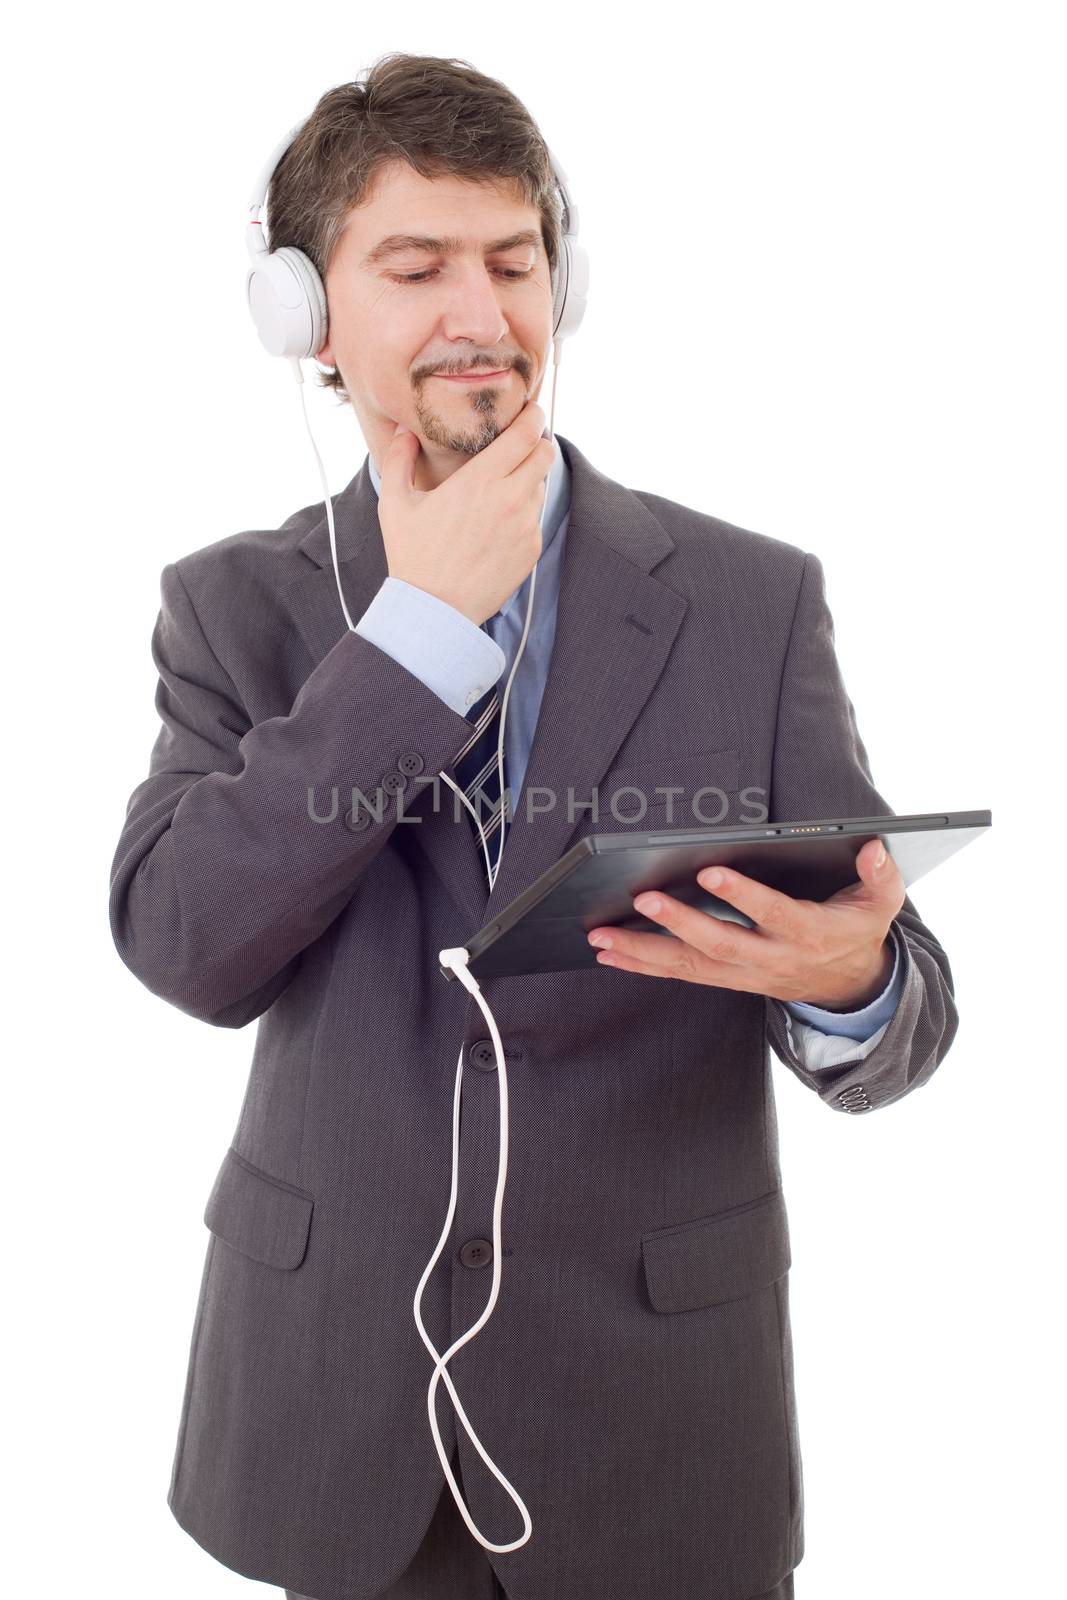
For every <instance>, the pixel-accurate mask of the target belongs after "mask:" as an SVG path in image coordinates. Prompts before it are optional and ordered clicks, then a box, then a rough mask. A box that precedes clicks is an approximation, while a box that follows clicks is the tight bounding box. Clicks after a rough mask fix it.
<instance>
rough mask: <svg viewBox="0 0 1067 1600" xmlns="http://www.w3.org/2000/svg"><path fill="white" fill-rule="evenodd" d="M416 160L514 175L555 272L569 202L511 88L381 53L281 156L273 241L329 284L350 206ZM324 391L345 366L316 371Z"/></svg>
mask: <svg viewBox="0 0 1067 1600" xmlns="http://www.w3.org/2000/svg"><path fill="white" fill-rule="evenodd" d="M396 160H402V161H406V162H408V163H409V165H410V166H412V167H413V168H414V169H415V171H416V172H418V173H420V174H421V176H422V177H424V178H436V177H441V176H443V175H445V174H452V175H454V176H457V177H461V178H468V179H471V180H473V181H479V180H482V181H485V180H489V181H495V180H499V179H509V178H510V179H512V180H515V181H516V182H517V183H518V185H519V187H520V189H521V192H522V195H523V198H524V200H525V201H526V203H527V204H528V205H530V206H534V207H536V209H537V210H538V211H540V213H541V237H542V239H543V240H544V246H545V254H546V256H547V257H548V265H549V268H550V270H551V271H552V272H553V273H554V272H555V270H556V265H557V262H558V260H559V254H560V227H561V210H562V205H561V201H560V198H559V191H558V190H557V188H556V184H555V179H554V178H553V175H552V164H551V161H550V160H549V155H548V150H547V148H546V146H545V142H544V139H543V138H542V136H541V133H540V131H539V130H538V127H537V124H536V123H535V122H534V120H533V118H532V117H531V116H530V113H529V112H528V111H527V110H526V108H525V106H524V105H523V104H522V102H521V101H520V100H518V99H517V98H516V97H515V95H513V94H512V92H511V90H510V89H508V88H506V87H505V85H504V84H502V83H499V82H498V81H497V80H496V79H495V78H487V77H486V76H485V75H484V74H483V73H481V72H477V71H476V70H475V69H474V67H472V66H471V65H470V63H469V62H467V61H459V60H454V59H445V58H444V57H443V56H415V55H405V54H402V53H401V52H399V51H395V52H393V53H391V54H389V55H386V56H381V57H379V59H378V60H377V61H376V62H375V64H374V66H373V67H372V68H371V69H370V71H369V73H368V74H367V76H366V79H365V81H364V82H362V83H342V84H338V86H337V87H336V88H334V89H328V90H327V91H326V93H325V94H324V95H323V96H322V97H321V99H320V100H319V101H318V104H317V105H316V106H315V109H314V111H313V112H312V113H311V116H310V117H309V118H308V120H307V122H306V123H305V124H304V126H303V127H302V128H301V130H300V132H299V133H298V134H297V136H296V138H295V139H294V140H293V143H292V144H291V145H290V146H289V148H288V150H287V151H286V152H285V154H284V155H283V156H282V158H281V160H280V161H279V163H278V165H277V167H276V168H275V171H274V176H273V178H272V179H271V183H270V189H269V196H268V198H269V206H268V227H267V243H268V245H269V247H270V249H272V250H277V249H279V248H280V247H281V246H282V245H291V246H295V248H296V249H298V250H302V251H303V252H304V254H305V255H306V256H308V257H309V258H310V260H311V261H313V262H314V264H315V266H316V268H317V269H318V273H319V276H320V277H321V278H322V279H323V281H324V282H325V278H326V273H327V270H328V269H329V265H330V262H331V260H332V258H333V253H334V251H335V249H336V248H337V243H338V241H339V239H340V237H341V233H342V231H343V229H344V225H345V222H346V221H347V218H348V213H349V212H350V211H351V209H352V207H353V206H357V205H359V204H361V202H362V201H363V200H364V199H365V198H366V196H367V193H368V190H369V188H370V185H371V182H372V180H373V178H374V175H375V173H376V172H377V170H378V169H379V167H381V166H383V165H385V164H386V163H387V162H389V161H396ZM319 382H320V385H321V387H323V388H329V389H335V390H336V391H337V394H338V397H339V398H340V400H341V401H342V402H343V401H347V400H348V395H347V393H346V392H345V389H344V386H343V384H342V382H341V374H340V371H339V370H336V369H330V368H327V367H320V368H319Z"/></svg>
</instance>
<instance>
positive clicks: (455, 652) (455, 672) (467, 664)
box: [355, 577, 507, 717]
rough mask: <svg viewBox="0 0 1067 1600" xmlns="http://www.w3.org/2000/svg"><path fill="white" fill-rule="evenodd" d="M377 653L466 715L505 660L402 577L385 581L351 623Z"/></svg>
mask: <svg viewBox="0 0 1067 1600" xmlns="http://www.w3.org/2000/svg"><path fill="white" fill-rule="evenodd" d="M355 631H356V632H357V633H358V634H361V635H362V637H363V638H364V639H368V640H369V641H370V643H371V644H376V645H377V646H378V648H379V650H384V651H385V653H386V655H390V656H392V658H393V660H394V661H399V663H400V665H401V666H402V667H406V668H407V669H408V671H409V672H411V673H413V674H414V676H415V677H416V678H418V679H420V680H421V682H423V683H424V684H425V685H426V687H427V688H428V689H432V690H433V692H434V694H436V695H437V696H438V697H439V698H440V699H442V700H443V701H444V702H445V704H446V705H448V706H451V708H452V710H453V711H458V713H459V715H460V716H461V717H464V716H466V714H467V712H468V711H469V710H470V708H471V706H472V705H474V703H475V701H476V700H480V699H481V698H482V696H483V695H484V694H485V693H486V691H487V690H489V689H491V688H492V687H493V684H494V683H495V682H496V681H497V679H498V678H499V677H500V674H501V673H502V672H503V670H504V668H505V667H506V666H507V657H506V656H505V654H504V652H503V650H501V648H500V646H499V645H498V644H497V642H496V640H495V639H492V638H490V636H489V634H488V633H486V631H485V629H484V628H479V626H478V624H477V623H476V622H472V621H471V619H470V617H465V616H464V615H463V612H462V611H457V610H456V608H455V606H450V605H449V604H448V602H447V600H441V599H440V598H439V597H438V596H437V595H435V594H430V592H429V590H427V589H420V588H418V587H417V586H416V585H415V584H413V583H408V582H407V581H406V580H405V579H404V578H393V577H388V578H386V579H385V580H384V581H383V583H382V586H381V588H380V589H379V590H378V593H377V594H376V595H375V596H374V599H373V600H372V601H371V603H370V605H369V606H368V607H367V609H366V611H364V613H363V615H362V616H361V617H360V619H359V621H358V622H357V623H356V630H355Z"/></svg>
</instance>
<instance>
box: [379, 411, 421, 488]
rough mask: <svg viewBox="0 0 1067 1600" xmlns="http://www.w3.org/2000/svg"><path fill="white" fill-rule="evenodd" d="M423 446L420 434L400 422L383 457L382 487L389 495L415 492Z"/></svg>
mask: <svg viewBox="0 0 1067 1600" xmlns="http://www.w3.org/2000/svg"><path fill="white" fill-rule="evenodd" d="M413 440H414V444H412V441H413ZM421 448H422V447H421V445H420V444H419V436H418V434H417V433H413V432H412V431H411V429H410V428H407V427H405V426H404V424H403V423H401V422H398V423H397V425H396V432H395V433H394V434H393V437H392V439H391V440H390V442H389V448H388V450H386V452H385V455H384V457H383V459H382V488H383V489H384V490H385V492H386V494H387V495H388V496H390V497H399V496H401V495H405V494H411V493H412V492H413V490H414V488H415V463H416V461H417V460H418V459H419V450H420V449H421Z"/></svg>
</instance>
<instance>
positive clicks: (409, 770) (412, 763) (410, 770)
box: [397, 750, 426, 778]
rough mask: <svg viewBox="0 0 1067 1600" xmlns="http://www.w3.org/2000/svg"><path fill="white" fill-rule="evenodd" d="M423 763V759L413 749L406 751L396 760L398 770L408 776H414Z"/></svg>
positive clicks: (419, 770) (420, 769)
mask: <svg viewBox="0 0 1067 1600" xmlns="http://www.w3.org/2000/svg"><path fill="white" fill-rule="evenodd" d="M425 765H426V763H425V761H424V760H423V759H422V757H421V756H420V755H419V754H418V752H417V751H415V750H409V751H407V753H406V754H405V755H402V756H401V757H400V758H399V759H398V761H397V766H398V767H399V769H400V771H401V772H403V773H404V774H405V776H406V777H409V778H414V777H416V776H417V774H418V773H420V772H421V771H422V769H423V767H425Z"/></svg>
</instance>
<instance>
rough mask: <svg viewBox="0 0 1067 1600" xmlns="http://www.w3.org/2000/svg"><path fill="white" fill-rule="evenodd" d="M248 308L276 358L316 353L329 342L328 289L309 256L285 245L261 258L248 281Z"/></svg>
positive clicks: (264, 345) (260, 336) (252, 269)
mask: <svg viewBox="0 0 1067 1600" xmlns="http://www.w3.org/2000/svg"><path fill="white" fill-rule="evenodd" d="M246 290H247V294H248V309H249V310H250V311H251V313H252V321H253V322H254V323H255V325H256V332H257V333H258V334H259V338H260V343H261V344H262V345H263V347H264V348H265V349H266V350H268V351H269V352H270V354H271V355H272V356H296V357H298V358H300V359H302V358H303V357H305V356H314V355H317V354H318V352H319V351H320V350H321V349H322V347H323V345H324V344H325V343H326V331H327V328H328V326H329V316H328V312H327V308H326V290H325V287H324V285H323V282H322V279H321V278H320V277H319V274H318V270H317V268H316V267H315V264H314V262H313V261H312V260H311V258H310V257H309V256H306V255H305V254H304V252H303V251H302V250H296V249H294V248H293V247H292V246H291V245H282V246H281V248H280V249H278V250H272V251H271V252H270V253H269V254H268V255H265V256H260V257H258V258H257V260H256V263H255V265H254V266H253V267H252V268H251V269H250V271H249V273H248V278H247V280H246Z"/></svg>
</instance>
